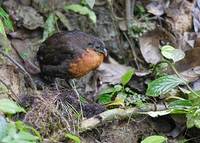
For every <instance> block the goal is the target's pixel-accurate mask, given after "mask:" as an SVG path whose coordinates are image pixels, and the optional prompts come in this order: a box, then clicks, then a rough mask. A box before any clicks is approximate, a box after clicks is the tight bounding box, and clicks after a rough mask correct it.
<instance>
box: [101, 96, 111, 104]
mask: <svg viewBox="0 0 200 143" xmlns="http://www.w3.org/2000/svg"><path fill="white" fill-rule="evenodd" d="M111 101H112V94H102V95H101V96H99V98H98V103H100V104H108V103H110V102H111Z"/></svg>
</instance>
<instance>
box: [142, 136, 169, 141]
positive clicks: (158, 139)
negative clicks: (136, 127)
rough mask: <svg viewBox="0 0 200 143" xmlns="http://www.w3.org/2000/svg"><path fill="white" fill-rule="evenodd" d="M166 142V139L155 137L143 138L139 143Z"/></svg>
mask: <svg viewBox="0 0 200 143" xmlns="http://www.w3.org/2000/svg"><path fill="white" fill-rule="evenodd" d="M166 141H167V138H166V137H163V136H156V135H155V136H149V137H147V138H145V139H144V140H143V141H142V142H141V143H165V142H166Z"/></svg>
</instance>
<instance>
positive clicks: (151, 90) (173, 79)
mask: <svg viewBox="0 0 200 143" xmlns="http://www.w3.org/2000/svg"><path fill="white" fill-rule="evenodd" d="M180 84H184V81H183V80H182V79H180V78H178V77H177V76H175V75H167V76H163V77H160V78H158V79H156V80H154V81H152V82H150V83H149V84H148V88H147V92H146V94H147V95H148V96H159V95H161V94H166V93H167V92H169V91H170V90H171V89H173V88H175V87H177V86H178V85H180Z"/></svg>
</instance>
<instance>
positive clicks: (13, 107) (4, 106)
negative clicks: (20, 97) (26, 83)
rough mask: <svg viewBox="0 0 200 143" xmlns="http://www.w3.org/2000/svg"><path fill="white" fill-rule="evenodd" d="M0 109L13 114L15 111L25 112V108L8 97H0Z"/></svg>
mask: <svg viewBox="0 0 200 143" xmlns="http://www.w3.org/2000/svg"><path fill="white" fill-rule="evenodd" d="M0 111H1V112H3V113H8V114H15V113H17V112H25V110H24V109H23V108H22V107H20V106H18V105H17V104H16V103H15V102H13V101H12V100H10V99H7V98H4V99H0Z"/></svg>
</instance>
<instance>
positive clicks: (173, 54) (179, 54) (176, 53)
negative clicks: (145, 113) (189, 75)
mask: <svg viewBox="0 0 200 143" xmlns="http://www.w3.org/2000/svg"><path fill="white" fill-rule="evenodd" d="M161 53H162V55H163V56H164V57H165V58H167V59H172V60H173V61H174V62H177V61H180V60H181V59H183V58H184V57H185V53H184V52H183V51H182V50H181V49H175V48H174V47H172V46H170V45H165V46H163V47H161Z"/></svg>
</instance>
